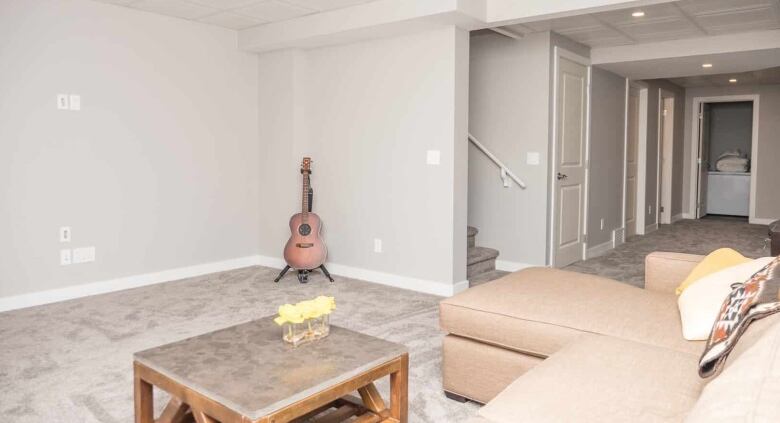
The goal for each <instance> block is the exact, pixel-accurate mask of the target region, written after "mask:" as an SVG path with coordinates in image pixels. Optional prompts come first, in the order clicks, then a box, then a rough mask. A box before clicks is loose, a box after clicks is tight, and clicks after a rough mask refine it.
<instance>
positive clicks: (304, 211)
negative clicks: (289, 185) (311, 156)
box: [301, 172, 309, 223]
mask: <svg viewBox="0 0 780 423" xmlns="http://www.w3.org/2000/svg"><path fill="white" fill-rule="evenodd" d="M301 215H302V216H303V221H304V223H305V222H306V221H307V220H308V219H309V174H308V173H306V172H304V173H303V192H302V195H301Z"/></svg>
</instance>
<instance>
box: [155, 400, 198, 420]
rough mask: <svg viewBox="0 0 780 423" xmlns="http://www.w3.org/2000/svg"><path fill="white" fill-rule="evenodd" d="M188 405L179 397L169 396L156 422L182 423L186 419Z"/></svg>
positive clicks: (188, 409)
mask: <svg viewBox="0 0 780 423" xmlns="http://www.w3.org/2000/svg"><path fill="white" fill-rule="evenodd" d="M189 411H190V406H189V405H187V404H185V403H183V402H181V400H180V399H178V398H176V397H174V396H171V400H170V401H168V405H166V406H165V409H164V410H163V412H162V414H160V417H158V418H157V422H156V423H182V422H185V421H187V419H188V418H187V416H188V414H187V413H189Z"/></svg>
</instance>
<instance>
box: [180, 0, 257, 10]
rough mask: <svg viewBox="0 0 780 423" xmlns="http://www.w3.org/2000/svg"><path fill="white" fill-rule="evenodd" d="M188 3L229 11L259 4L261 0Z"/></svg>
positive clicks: (211, 0)
mask: <svg viewBox="0 0 780 423" xmlns="http://www.w3.org/2000/svg"><path fill="white" fill-rule="evenodd" d="M187 1H188V2H190V3H197V4H199V5H201V6H207V7H212V8H214V9H219V10H231V9H237V8H239V7H246V6H250V5H252V4H255V3H260V2H261V1H262V0H187Z"/></svg>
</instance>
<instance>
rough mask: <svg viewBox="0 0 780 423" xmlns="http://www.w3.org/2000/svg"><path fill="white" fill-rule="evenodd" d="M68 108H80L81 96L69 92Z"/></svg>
mask: <svg viewBox="0 0 780 423" xmlns="http://www.w3.org/2000/svg"><path fill="white" fill-rule="evenodd" d="M70 110H75V111H79V110H81V96H80V95H75V94H71V96H70Z"/></svg>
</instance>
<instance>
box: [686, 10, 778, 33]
mask: <svg viewBox="0 0 780 423" xmlns="http://www.w3.org/2000/svg"><path fill="white" fill-rule="evenodd" d="M696 20H697V21H698V22H699V23H700V24H701V25H702V26H703V27H705V28H706V29H707V30H708V31H711V32H718V33H723V32H739V31H759V30H765V29H775V28H780V20H778V19H777V17H776V16H775V14H774V10H773V9H772V8H769V7H757V8H753V9H742V10H740V11H734V12H722V13H708V14H702V15H698V16H697V17H696Z"/></svg>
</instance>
